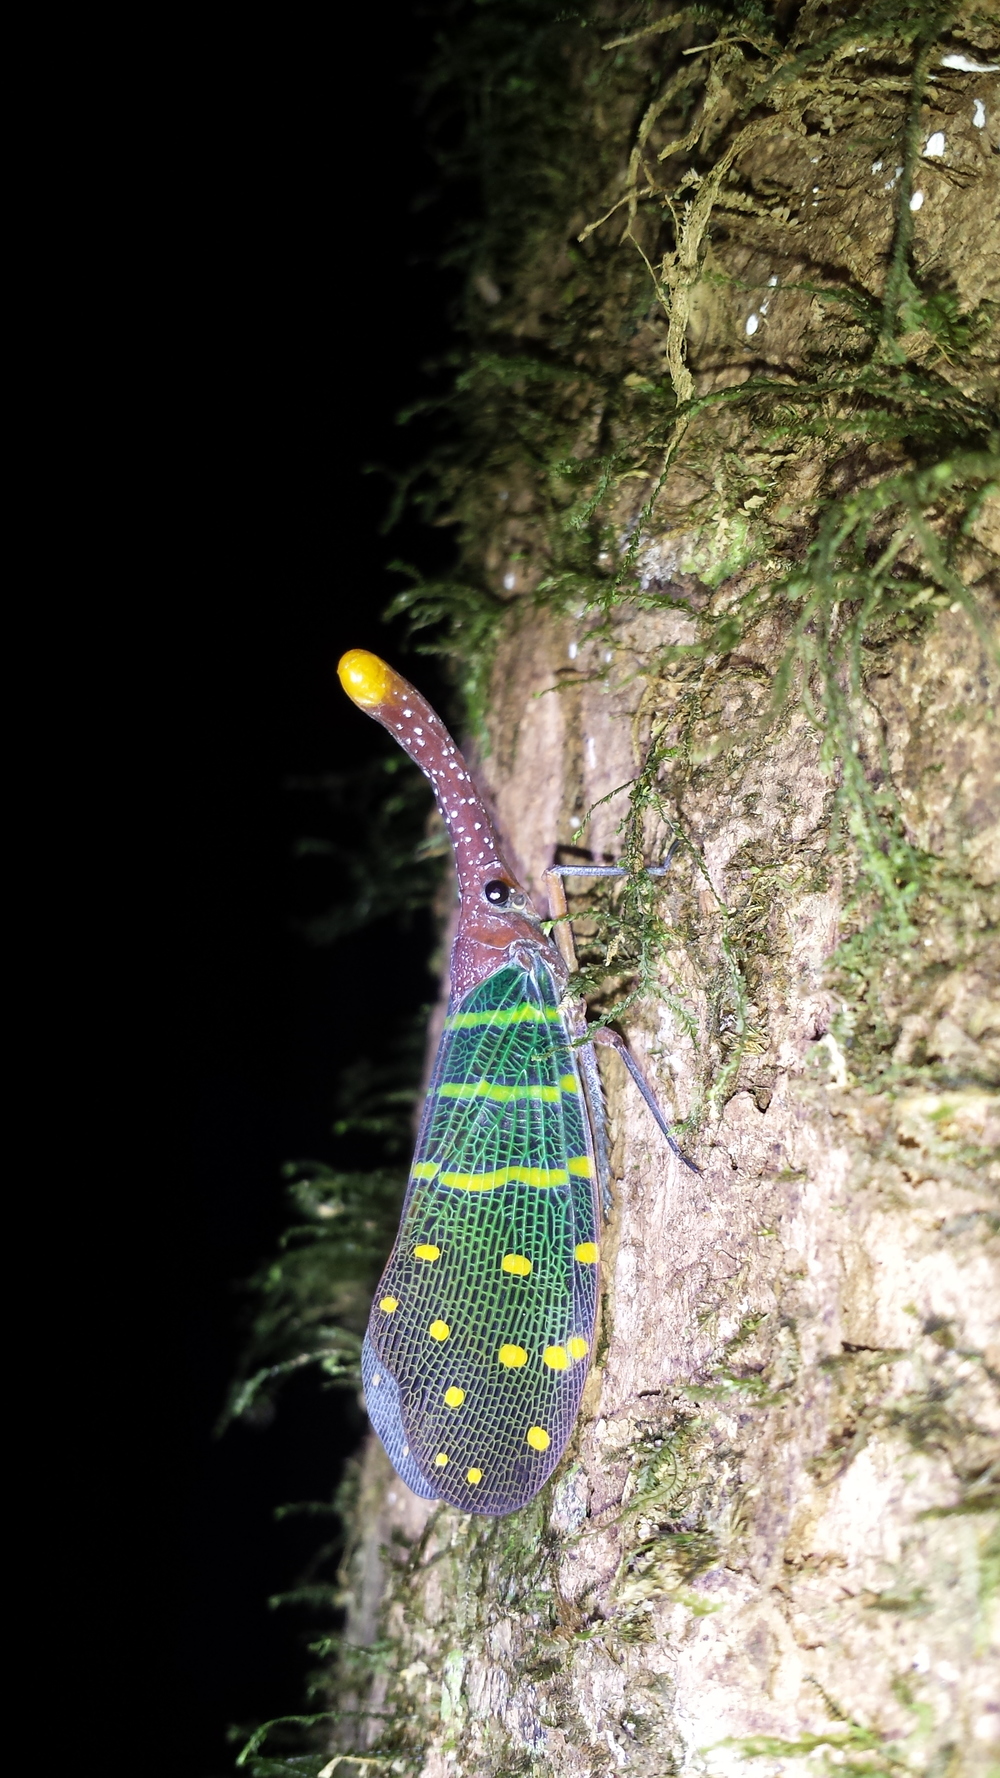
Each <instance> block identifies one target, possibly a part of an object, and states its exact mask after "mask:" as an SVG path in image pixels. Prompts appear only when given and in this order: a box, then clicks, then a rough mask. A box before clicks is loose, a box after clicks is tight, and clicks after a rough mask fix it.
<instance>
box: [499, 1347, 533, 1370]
mask: <svg viewBox="0 0 1000 1778" xmlns="http://www.w3.org/2000/svg"><path fill="white" fill-rule="evenodd" d="M497 1357H498V1358H499V1360H500V1363H501V1364H505V1365H506V1366H507V1369H508V1370H509V1371H519V1370H520V1368H521V1366H522V1364H527V1362H528V1354H527V1352H526V1351H525V1350H524V1347H523V1346H501V1348H500V1350H499V1352H498V1353H497Z"/></svg>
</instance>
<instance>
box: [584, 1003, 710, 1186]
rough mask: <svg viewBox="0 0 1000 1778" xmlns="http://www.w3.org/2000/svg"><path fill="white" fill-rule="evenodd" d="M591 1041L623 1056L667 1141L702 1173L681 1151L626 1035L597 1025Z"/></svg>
mask: <svg viewBox="0 0 1000 1778" xmlns="http://www.w3.org/2000/svg"><path fill="white" fill-rule="evenodd" d="M591 1042H592V1043H603V1044H604V1046H605V1048H606V1049H612V1050H617V1051H618V1054H619V1055H620V1056H621V1059H622V1061H623V1062H624V1064H625V1066H626V1068H627V1069H628V1071H629V1073H630V1074H631V1076H632V1079H633V1080H634V1081H635V1084H636V1086H637V1087H638V1089H639V1091H640V1093H641V1094H642V1096H643V1098H644V1099H645V1101H646V1104H647V1106H648V1107H649V1110H650V1112H651V1114H652V1116H653V1118H654V1119H655V1121H656V1123H657V1125H658V1126H659V1128H660V1129H661V1130H662V1131H663V1134H664V1136H665V1137H666V1139H667V1142H668V1143H669V1145H670V1147H671V1148H672V1149H673V1151H674V1153H675V1155H677V1157H678V1159H679V1160H682V1161H683V1162H684V1165H685V1167H690V1169H691V1171H692V1173H700V1172H701V1168H700V1167H696V1166H695V1164H694V1162H693V1161H689V1160H688V1158H687V1155H686V1154H682V1153H681V1151H680V1149H679V1148H678V1146H677V1143H676V1142H675V1141H674V1138H673V1136H672V1134H671V1131H670V1125H669V1124H668V1123H667V1120H666V1118H665V1117H664V1115H663V1113H662V1111H661V1110H660V1107H659V1106H658V1105H657V1103H656V1097H655V1095H654V1093H653V1089H652V1087H651V1086H650V1085H649V1082H648V1081H647V1079H646V1077H645V1075H644V1074H643V1072H642V1070H641V1068H640V1067H639V1064H638V1062H637V1061H636V1059H635V1057H634V1056H633V1054H632V1051H631V1050H630V1049H629V1047H628V1044H627V1043H626V1042H625V1039H624V1037H619V1035H618V1033H617V1031H609V1030H608V1027H607V1025H596V1026H595V1027H594V1028H593V1030H592V1032H591Z"/></svg>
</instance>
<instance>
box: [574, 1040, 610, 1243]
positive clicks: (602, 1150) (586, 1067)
mask: <svg viewBox="0 0 1000 1778" xmlns="http://www.w3.org/2000/svg"><path fill="white" fill-rule="evenodd" d="M576 1054H577V1060H578V1061H579V1064H580V1079H581V1080H582V1082H583V1096H584V1099H585V1100H586V1103H587V1118H588V1121H589V1123H590V1133H591V1135H592V1137H593V1139H594V1162H595V1165H596V1167H597V1180H598V1185H599V1187H600V1192H601V1209H602V1210H603V1212H604V1215H605V1217H608V1216H610V1215H611V1162H610V1160H609V1158H608V1133H607V1132H608V1126H607V1118H606V1116H605V1113H604V1088H603V1086H602V1084H601V1071H600V1069H599V1068H598V1066H597V1055H596V1052H595V1050H594V1046H593V1044H592V1043H582V1044H581V1045H580V1047H579V1049H578V1050H577V1052H576Z"/></svg>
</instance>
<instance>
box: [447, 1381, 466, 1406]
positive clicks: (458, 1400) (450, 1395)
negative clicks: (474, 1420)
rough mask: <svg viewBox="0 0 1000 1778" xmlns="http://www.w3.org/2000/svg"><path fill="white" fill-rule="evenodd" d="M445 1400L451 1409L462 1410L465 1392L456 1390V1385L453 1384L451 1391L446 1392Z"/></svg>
mask: <svg viewBox="0 0 1000 1778" xmlns="http://www.w3.org/2000/svg"><path fill="white" fill-rule="evenodd" d="M444 1399H445V1404H446V1406H448V1407H449V1408H460V1407H461V1405H462V1403H463V1401H464V1400H465V1390H464V1389H456V1388H455V1386H454V1384H452V1387H451V1388H450V1389H446V1390H445V1392H444Z"/></svg>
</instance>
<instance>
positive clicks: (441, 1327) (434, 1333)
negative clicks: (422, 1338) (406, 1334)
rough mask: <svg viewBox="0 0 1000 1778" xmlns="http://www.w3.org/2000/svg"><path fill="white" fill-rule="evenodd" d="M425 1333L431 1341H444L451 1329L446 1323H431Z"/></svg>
mask: <svg viewBox="0 0 1000 1778" xmlns="http://www.w3.org/2000/svg"><path fill="white" fill-rule="evenodd" d="M427 1332H428V1333H429V1334H430V1336H431V1339H432V1340H446V1339H447V1338H448V1335H449V1334H450V1333H451V1328H450V1327H449V1326H448V1323H447V1321H432V1322H431V1324H430V1327H429V1328H428V1329H427Z"/></svg>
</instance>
